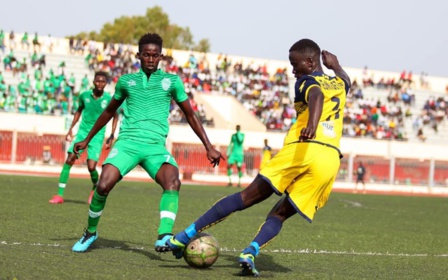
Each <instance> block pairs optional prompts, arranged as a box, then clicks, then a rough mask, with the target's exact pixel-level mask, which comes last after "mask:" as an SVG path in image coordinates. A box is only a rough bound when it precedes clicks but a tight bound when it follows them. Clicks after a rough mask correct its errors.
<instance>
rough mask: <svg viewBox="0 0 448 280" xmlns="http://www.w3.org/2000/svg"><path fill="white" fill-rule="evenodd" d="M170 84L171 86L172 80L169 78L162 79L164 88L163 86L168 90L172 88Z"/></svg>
mask: <svg viewBox="0 0 448 280" xmlns="http://www.w3.org/2000/svg"><path fill="white" fill-rule="evenodd" d="M170 86H171V80H170V79H168V78H164V79H163V80H162V88H163V90H165V91H166V90H168V89H169V88H170Z"/></svg>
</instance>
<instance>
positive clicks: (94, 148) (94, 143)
mask: <svg viewBox="0 0 448 280" xmlns="http://www.w3.org/2000/svg"><path fill="white" fill-rule="evenodd" d="M87 134H89V132H88V131H83V130H82V131H78V133H77V134H76V137H75V140H73V141H72V144H71V145H70V148H68V151H67V152H68V153H73V147H74V146H75V144H76V143H78V142H81V141H82V140H84V139H86V137H87ZM103 142H104V133H97V134H96V135H95V137H93V138H92V140H90V142H89V145H87V159H90V160H93V161H98V160H99V159H100V155H101V150H102V149H103ZM83 152H84V150H81V151H79V154H80V155H81V154H82V153H83Z"/></svg>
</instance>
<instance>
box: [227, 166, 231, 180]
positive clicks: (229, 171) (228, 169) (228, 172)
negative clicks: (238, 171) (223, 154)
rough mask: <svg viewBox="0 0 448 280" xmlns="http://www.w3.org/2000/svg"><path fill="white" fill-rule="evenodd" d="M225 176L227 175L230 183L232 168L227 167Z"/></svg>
mask: <svg viewBox="0 0 448 280" xmlns="http://www.w3.org/2000/svg"><path fill="white" fill-rule="evenodd" d="M227 176H229V183H232V168H227Z"/></svg>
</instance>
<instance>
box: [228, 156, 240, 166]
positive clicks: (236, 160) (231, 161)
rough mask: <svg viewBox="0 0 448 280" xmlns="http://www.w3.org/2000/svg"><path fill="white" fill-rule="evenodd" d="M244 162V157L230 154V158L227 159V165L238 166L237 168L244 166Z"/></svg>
mask: <svg viewBox="0 0 448 280" xmlns="http://www.w3.org/2000/svg"><path fill="white" fill-rule="evenodd" d="M243 162H244V155H235V154H230V156H229V158H228V159H227V164H236V166H238V167H241V166H243Z"/></svg>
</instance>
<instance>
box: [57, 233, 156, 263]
mask: <svg viewBox="0 0 448 280" xmlns="http://www.w3.org/2000/svg"><path fill="white" fill-rule="evenodd" d="M50 240H52V241H61V240H70V241H73V244H74V243H75V242H76V241H78V240H79V237H76V238H57V239H50ZM130 243H131V244H132V242H129V241H118V240H112V239H106V238H102V237H98V239H97V240H96V241H95V242H94V243H93V244H92V245H91V246H90V248H89V249H88V250H87V251H86V252H89V251H91V250H102V249H113V250H122V251H127V252H133V253H137V254H141V255H143V256H145V257H147V258H149V259H151V260H157V261H159V260H162V258H161V257H160V254H159V253H156V252H154V253H152V252H149V251H148V250H151V249H152V250H153V248H149V249H148V248H144V247H140V246H138V245H141V244H138V245H137V246H129V245H128V244H130ZM134 244H136V243H134Z"/></svg>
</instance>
